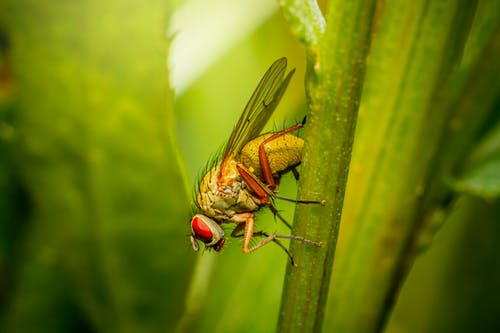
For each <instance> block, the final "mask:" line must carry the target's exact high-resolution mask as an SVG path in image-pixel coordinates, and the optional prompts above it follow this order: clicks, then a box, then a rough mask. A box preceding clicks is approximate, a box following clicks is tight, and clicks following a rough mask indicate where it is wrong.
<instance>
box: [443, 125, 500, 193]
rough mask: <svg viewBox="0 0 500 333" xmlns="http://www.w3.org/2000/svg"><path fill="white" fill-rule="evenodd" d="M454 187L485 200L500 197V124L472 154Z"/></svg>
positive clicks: (454, 182)
mask: <svg viewBox="0 0 500 333" xmlns="http://www.w3.org/2000/svg"><path fill="white" fill-rule="evenodd" d="M452 185H453V186H454V188H455V189H456V190H458V191H463V192H467V193H470V194H475V195H478V196H481V197H483V198H488V199H492V198H496V197H498V196H499V195H500V123H499V125H498V126H497V127H496V128H494V129H493V130H492V133H491V134H490V135H489V136H487V137H486V139H485V140H484V141H483V142H482V143H481V144H480V145H479V146H478V147H477V148H476V149H475V151H474V152H473V153H472V154H471V156H470V157H469V159H468V166H467V167H466V168H465V170H464V171H463V172H462V175H461V177H460V178H459V179H457V180H455V181H453V183H452Z"/></svg>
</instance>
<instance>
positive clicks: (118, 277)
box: [0, 0, 194, 332]
mask: <svg viewBox="0 0 500 333" xmlns="http://www.w3.org/2000/svg"><path fill="white" fill-rule="evenodd" d="M0 7H1V8H0V20H1V22H2V26H5V27H6V28H5V29H6V31H7V32H8V36H9V38H10V41H11V45H12V47H11V50H10V54H9V55H10V59H11V62H12V73H13V77H14V80H15V86H16V95H15V103H14V109H15V112H14V121H13V123H14V124H15V128H14V136H15V138H16V140H15V141H14V142H13V146H14V147H15V150H14V151H15V154H13V155H12V156H11V157H12V158H13V159H14V160H15V163H16V166H17V168H18V170H19V173H20V175H21V177H22V180H23V183H24V184H25V187H26V188H27V191H28V195H29V198H30V200H31V201H32V202H33V207H34V209H33V216H32V221H33V224H34V227H33V228H32V229H30V230H29V237H28V239H29V241H28V242H27V244H26V248H25V249H24V251H23V254H24V256H23V257H22V258H21V259H20V260H19V266H20V267H24V266H25V265H27V267H30V266H33V265H29V260H28V259H29V258H30V257H34V256H38V255H40V253H47V252H48V253H49V254H50V259H51V260H50V261H49V262H48V263H47V262H45V261H43V260H42V264H43V265H41V266H46V267H43V269H19V272H20V273H19V274H21V275H22V276H21V277H19V280H20V281H24V282H23V283H22V284H20V285H19V286H18V287H19V288H18V289H15V290H14V291H13V292H12V298H11V299H10V300H9V302H8V304H9V305H8V306H6V308H7V310H6V313H7V315H6V320H8V321H10V327H14V328H16V327H18V328H19V330H15V329H13V331H22V330H21V328H22V327H23V322H27V321H30V319H33V318H35V319H37V320H40V318H39V316H38V315H37V313H34V312H33V311H30V308H29V307H24V308H23V309H19V308H16V306H15V305H16V304H21V305H23V304H24V305H26V306H27V305H29V304H26V302H22V300H23V298H24V296H25V295H26V291H27V290H30V289H29V286H37V285H38V284H37V283H36V282H37V281H38V280H39V279H42V278H43V279H44V281H49V282H48V283H47V284H45V285H44V288H46V290H50V283H52V284H61V285H65V286H68V288H67V289H62V292H69V294H66V295H63V296H64V297H62V299H67V298H71V299H74V300H75V303H76V305H77V307H78V309H80V311H81V313H82V317H83V318H84V320H85V321H87V324H88V325H89V326H93V327H96V328H97V330H99V331H106V332H110V331H115V332H140V331H147V332H164V331H165V330H168V329H172V328H173V327H175V326H176V323H177V321H178V320H179V317H180V315H181V313H182V307H180V306H178V302H174V301H172V300H181V299H183V297H184V296H185V294H186V292H187V286H188V281H189V276H190V275H191V270H192V263H193V261H194V256H193V255H192V254H191V252H190V249H189V247H188V246H187V244H188V241H187V238H186V237H185V235H186V234H187V233H188V230H187V223H186V220H185V219H186V218H187V217H188V214H189V210H190V208H189V195H188V194H187V191H186V185H185V184H186V181H185V177H184V174H183V171H181V165H180V163H179V154H178V152H177V149H178V148H177V147H176V142H175V139H174V138H175V133H174V129H175V123H174V118H173V107H172V100H173V97H172V92H171V90H170V88H169V85H168V81H167V78H168V71H167V68H166V63H167V53H166V51H167V48H168V42H167V40H166V39H165V31H166V28H167V23H168V20H167V18H168V16H169V8H168V6H167V3H166V2H165V1H163V0H155V1H149V2H147V3H137V2H135V1H128V0H127V1H118V0H114V1H105V2H103V1H97V0H88V1H83V0H80V1H69V2H60V1H44V2H43V3H42V2H39V1H31V0H24V1H6V2H2V4H1V5H0ZM25 263H26V264H25ZM35 267H37V265H36V264H35ZM55 267H57V269H55ZM51 270H55V271H51ZM47 271H49V272H47ZM45 276H49V277H50V279H49V278H47V279H45V278H44V277H45ZM23 286H26V288H23ZM38 295H39V297H42V296H43V293H39V294H38ZM37 301H39V302H40V301H41V299H38V300H37ZM33 309H35V307H33ZM55 309H56V308H54V311H53V312H52V315H53V316H54V318H58V316H64V313H60V312H58V311H56V310H55ZM21 310H22V311H21ZM10 311H13V312H16V313H22V314H24V315H23V316H9V315H8V314H9V313H12V312H10ZM48 312H49V311H48ZM30 322H31V323H33V324H36V321H30Z"/></svg>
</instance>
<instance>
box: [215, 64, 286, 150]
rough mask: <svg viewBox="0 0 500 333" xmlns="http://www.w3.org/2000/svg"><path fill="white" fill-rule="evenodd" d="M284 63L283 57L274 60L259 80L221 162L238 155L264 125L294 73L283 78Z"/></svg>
mask: <svg viewBox="0 0 500 333" xmlns="http://www.w3.org/2000/svg"><path fill="white" fill-rule="evenodd" d="M286 62H287V61H286V58H284V57H283V58H280V59H278V60H276V61H275V62H274V63H273V64H272V65H271V67H269V69H268V70H267V72H266V73H265V74H264V76H263V77H262V79H261V80H260V82H259V85H258V86H257V88H255V91H254V92H253V94H252V97H250V100H249V101H248V103H247V105H246V106H245V109H244V110H243V114H242V115H241V117H240V119H239V120H238V123H237V124H236V126H235V128H234V129H233V132H232V133H231V137H230V138H229V141H228V143H227V146H226V149H225V151H224V155H223V160H225V159H226V157H228V156H229V155H237V154H239V153H240V151H241V149H243V147H244V146H245V144H247V143H248V141H250V140H251V139H253V138H255V137H256V136H258V135H259V134H260V132H261V131H262V129H263V128H264V126H265V125H266V123H267V121H268V120H269V118H270V117H271V115H272V114H273V111H274V109H276V106H278V104H279V102H280V100H281V97H282V96H283V93H284V92H285V90H286V88H287V86H288V83H289V82H290V79H291V78H292V75H293V73H294V72H295V69H293V70H291V71H290V72H289V73H288V74H287V75H286V77H285V72H286Z"/></svg>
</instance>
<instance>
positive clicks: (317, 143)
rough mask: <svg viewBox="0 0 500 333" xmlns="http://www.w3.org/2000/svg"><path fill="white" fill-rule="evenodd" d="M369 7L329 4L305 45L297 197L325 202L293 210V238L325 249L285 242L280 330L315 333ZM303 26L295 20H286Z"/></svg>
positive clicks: (365, 4) (350, 138)
mask: <svg viewBox="0 0 500 333" xmlns="http://www.w3.org/2000/svg"><path fill="white" fill-rule="evenodd" d="M375 3H376V2H375V1H332V2H331V4H330V7H329V15H328V20H327V26H326V30H325V32H324V34H321V35H319V36H316V38H317V39H318V43H317V44H314V45H309V44H306V45H309V46H310V48H309V49H308V55H309V58H308V73H307V77H306V88H307V93H308V97H309V113H308V118H307V119H308V125H307V127H306V130H305V138H306V145H305V148H304V153H303V165H302V180H301V184H300V187H299V196H298V197H299V198H300V199H308V200H309V199H311V200H320V199H325V200H326V202H327V204H326V206H325V207H322V206H318V205H298V206H297V208H296V212H295V224H294V233H295V234H298V235H305V236H306V238H308V239H311V240H315V241H322V242H324V243H325V246H324V248H312V247H308V246H304V245H303V244H297V243H292V244H291V250H292V253H293V254H294V257H295V259H296V262H297V263H298V265H299V266H300V267H297V268H293V267H288V270H287V274H286V278H285V285H284V291H283V296H282V304H281V311H280V317H279V323H278V331H279V332H320V331H321V327H322V322H323V317H324V309H325V303H326V298H327V295H328V288H329V282H330V275H331V271H332V266H333V259H334V254H335V247H336V244H337V236H338V230H339V224H340V219H341V213H342V205H343V200H344V193H345V186H346V182H347V174H348V171H349V163H350V158H351V150H352V143H353V137H354V130H355V125H356V120H357V113H358V112H357V111H358V106H359V101H360V95H361V90H362V86H363V79H364V73H365V66H366V56H367V53H368V49H369V45H370V39H371V34H372V23H373V19H374V15H375V8H376V6H375ZM306 21H307V20H301V19H295V20H290V23H291V24H297V22H299V23H300V22H306ZM294 31H296V32H297V31H298V32H300V31H304V29H301V28H294ZM299 38H300V36H299ZM301 39H302V38H301ZM307 39H308V40H311V38H309V37H307ZM311 48H313V49H311ZM339 50H340V51H339Z"/></svg>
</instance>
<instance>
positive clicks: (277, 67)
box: [191, 58, 324, 264]
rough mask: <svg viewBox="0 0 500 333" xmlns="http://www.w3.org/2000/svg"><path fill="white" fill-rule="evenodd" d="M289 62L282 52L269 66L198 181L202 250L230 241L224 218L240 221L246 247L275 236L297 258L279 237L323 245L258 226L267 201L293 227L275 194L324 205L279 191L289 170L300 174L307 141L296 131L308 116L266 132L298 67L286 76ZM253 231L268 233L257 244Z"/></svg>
mask: <svg viewBox="0 0 500 333" xmlns="http://www.w3.org/2000/svg"><path fill="white" fill-rule="evenodd" d="M286 66H287V60H286V58H280V59H278V60H276V61H275V62H274V63H273V64H272V65H271V67H269V69H268V70H267V72H266V73H265V74H264V77H263V78H262V79H261V80H260V82H259V84H258V85H257V88H256V89H255V91H254V92H253V94H252V96H251V97H250V100H249V101H248V103H247V105H246V107H245V109H244V110H243V113H242V115H241V117H240V119H239V120H238V123H237V124H236V126H235V128H234V130H233V132H232V133H231V137H230V138H229V141H228V143H227V146H226V147H225V149H224V153H223V155H222V156H221V158H220V159H219V160H217V161H216V163H214V165H213V166H211V167H210V169H209V171H208V172H207V173H206V174H205V176H204V177H203V178H202V179H201V181H200V183H199V185H198V189H197V192H196V195H195V204H196V207H197V209H198V214H196V215H195V216H194V217H193V218H192V220H191V243H192V245H193V248H194V250H195V251H198V250H199V245H198V242H197V240H199V241H201V242H203V243H204V244H205V247H207V248H212V249H214V250H215V251H220V250H221V249H222V247H223V246H224V242H225V236H224V231H223V230H222V228H221V224H222V223H236V227H235V228H234V230H233V231H232V233H231V236H232V237H243V252H244V253H249V252H252V251H255V250H257V249H258V248H260V247H262V246H264V245H266V244H267V243H270V242H274V243H276V244H278V245H279V246H280V247H281V248H282V249H283V250H284V251H285V252H286V253H287V255H288V257H289V258H290V260H291V262H292V264H294V262H293V258H292V255H291V254H290V251H289V250H288V249H287V248H286V247H285V246H284V245H283V244H282V243H281V242H280V241H279V240H278V239H280V238H286V239H292V240H297V241H301V242H304V243H307V244H310V245H313V246H321V243H318V242H313V241H310V240H308V239H305V238H303V237H300V236H295V235H280V234H275V233H273V234H267V233H265V232H263V231H255V230H254V212H256V211H257V210H259V209H260V208H262V207H269V208H270V209H271V211H272V212H273V213H274V215H275V216H277V217H278V218H279V219H280V220H281V221H283V223H285V224H286V225H287V226H288V227H289V228H290V229H291V226H290V224H288V223H287V222H286V221H285V219H283V217H282V216H281V215H280V214H279V212H278V210H277V209H276V207H275V206H274V199H284V200H289V201H293V202H297V203H319V204H322V205H324V201H306V200H293V199H287V198H283V197H280V196H278V195H277V189H278V183H279V180H280V178H281V176H282V175H283V174H284V173H286V172H288V171H292V172H293V174H294V176H295V178H296V179H298V172H297V170H296V168H295V167H296V166H297V165H299V164H300V162H301V154H302V147H303V145H304V141H303V140H302V139H301V138H299V137H297V136H295V135H293V134H292V132H294V131H297V130H298V129H300V128H301V127H302V126H304V122H302V123H299V124H296V125H295V126H292V127H290V128H287V129H284V130H282V131H279V132H275V133H266V134H260V133H261V131H262V129H263V128H264V126H265V124H266V123H267V121H268V120H269V118H270V117H271V115H272V113H273V111H274V110H275V108H276V106H277V105H278V103H279V102H280V100H281V97H282V96H283V93H284V92H285V90H286V88H287V86H288V83H289V82H290V79H291V78H292V75H293V74H294V72H295V69H292V70H291V71H290V72H288V74H286V76H285V73H286ZM253 236H261V237H264V239H263V240H262V241H260V242H259V243H257V244H256V245H254V246H251V245H250V241H251V239H252V237H253Z"/></svg>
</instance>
